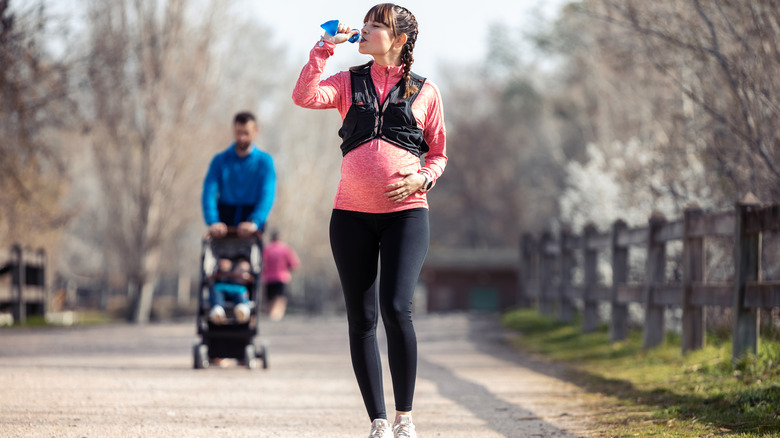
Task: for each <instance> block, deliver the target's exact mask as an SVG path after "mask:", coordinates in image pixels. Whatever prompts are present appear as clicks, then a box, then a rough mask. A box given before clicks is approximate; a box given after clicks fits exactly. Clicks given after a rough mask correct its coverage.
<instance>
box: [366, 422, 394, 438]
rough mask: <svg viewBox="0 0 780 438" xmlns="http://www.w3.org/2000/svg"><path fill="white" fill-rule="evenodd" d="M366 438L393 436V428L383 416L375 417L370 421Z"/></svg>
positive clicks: (388, 437) (391, 437)
mask: <svg viewBox="0 0 780 438" xmlns="http://www.w3.org/2000/svg"><path fill="white" fill-rule="evenodd" d="M368 438H393V430H392V429H391V428H390V423H389V422H388V421H387V420H385V419H384V418H377V419H376V420H374V421H372V422H371V434H370V435H369V436H368Z"/></svg>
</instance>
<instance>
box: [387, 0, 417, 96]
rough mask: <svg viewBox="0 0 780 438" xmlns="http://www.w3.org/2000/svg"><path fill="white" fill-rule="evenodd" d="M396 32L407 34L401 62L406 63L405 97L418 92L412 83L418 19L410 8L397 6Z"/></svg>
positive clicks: (404, 78) (404, 77)
mask: <svg viewBox="0 0 780 438" xmlns="http://www.w3.org/2000/svg"><path fill="white" fill-rule="evenodd" d="M393 11H394V12H395V26H394V27H395V33H396V35H401V34H406V44H404V46H403V48H402V49H401V62H402V63H403V65H404V76H403V83H404V97H409V96H411V95H412V94H414V93H416V92H417V86H416V85H412V63H414V55H413V52H414V44H415V43H416V42H417V19H416V18H414V15H412V13H411V12H409V10H408V9H406V8H404V7H402V6H395V7H394V8H393Z"/></svg>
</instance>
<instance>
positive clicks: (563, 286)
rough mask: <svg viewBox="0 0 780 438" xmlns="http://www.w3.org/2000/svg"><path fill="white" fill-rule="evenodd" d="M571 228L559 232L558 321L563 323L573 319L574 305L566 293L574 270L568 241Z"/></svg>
mask: <svg viewBox="0 0 780 438" xmlns="http://www.w3.org/2000/svg"><path fill="white" fill-rule="evenodd" d="M571 235H572V234H571V228H569V227H564V228H563V229H562V230H561V237H560V248H561V249H560V253H559V255H558V257H559V259H558V262H559V263H560V265H559V269H560V281H559V282H558V319H559V320H561V321H564V322H571V321H572V320H573V319H574V305H573V304H572V299H571V298H570V297H569V296H568V294H567V292H568V289H569V286H570V285H571V277H572V270H573V269H574V267H573V265H574V257H572V253H571V248H570V241H571Z"/></svg>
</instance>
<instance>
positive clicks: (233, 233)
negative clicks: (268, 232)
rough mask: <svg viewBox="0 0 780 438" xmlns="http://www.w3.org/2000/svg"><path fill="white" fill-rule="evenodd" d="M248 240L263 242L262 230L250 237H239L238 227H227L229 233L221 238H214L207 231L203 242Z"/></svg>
mask: <svg viewBox="0 0 780 438" xmlns="http://www.w3.org/2000/svg"><path fill="white" fill-rule="evenodd" d="M246 238H254V239H256V240H261V239H262V238H263V232H262V231H261V230H257V231H255V232H254V233H252V234H250V235H248V236H239V235H238V227H233V226H230V227H227V233H226V234H225V235H224V236H220V237H214V236H212V235H211V234H210V233H209V232H208V231H206V234H204V235H203V242H209V241H217V240H225V239H246Z"/></svg>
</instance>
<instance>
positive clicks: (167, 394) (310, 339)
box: [0, 314, 590, 438]
mask: <svg viewBox="0 0 780 438" xmlns="http://www.w3.org/2000/svg"><path fill="white" fill-rule="evenodd" d="M416 327H417V333H418V339H419V352H420V361H419V372H418V382H417V391H416V396H415V413H414V415H415V423H416V424H417V432H418V435H419V437H420V438H431V437H447V438H461V437H462V438H500V437H507V438H515V437H585V436H588V432H587V430H588V429H587V419H588V414H589V412H590V410H589V409H588V408H589V407H588V406H586V404H585V402H583V401H582V400H583V399H582V397H581V390H580V389H579V388H577V387H576V386H574V385H572V384H570V383H567V382H565V381H562V380H559V379H558V378H556V377H555V376H556V375H558V374H559V373H558V372H557V371H556V369H555V367H554V366H550V365H545V364H540V363H538V362H535V361H533V360H531V359H529V358H527V357H525V356H523V355H520V354H518V353H516V352H514V351H512V350H511V349H510V348H509V347H508V346H507V344H506V336H507V334H506V333H505V332H504V331H503V330H501V328H500V326H499V324H498V322H497V319H496V317H495V316H494V315H467V314H452V315H443V316H441V315H426V316H419V317H417V319H416ZM260 331H261V335H260V336H259V337H258V338H257V339H256V341H258V342H259V341H265V342H267V343H268V344H269V368H268V369H267V370H262V369H261V370H248V369H246V368H243V367H240V366H237V365H235V364H234V365H232V366H227V367H211V368H209V369H207V370H194V369H193V367H192V350H191V349H192V345H193V344H194V343H196V342H197V341H198V337H197V336H196V334H195V324H194V318H193V321H192V322H183V323H171V324H150V325H147V326H131V325H109V326H99V327H74V328H67V329H34V330H31V329H3V330H0V437H25V438H28V437H45V438H50V437H57V438H59V437H76V438H82V437H85V438H97V437H106V438H114V437H123V438H124V437H143V438H146V437H154V438H165V437H177V438H178V437H231V438H233V437H290V438H292V437H295V438H307V437H312V438H314V437H316V438H331V437H332V438H344V437H360V438H363V437H365V436H367V435H368V429H369V422H368V418H367V416H366V414H365V410H364V408H363V404H362V401H361V398H360V395H359V393H358V390H357V385H356V384H355V380H354V376H353V374H352V370H351V366H350V360H349V352H348V347H347V338H346V323H345V321H344V318H343V317H313V318H312V317H305V316H300V315H288V317H287V318H285V319H284V320H283V321H281V322H279V323H273V324H271V323H267V322H266V323H261V328H260ZM382 342H384V338H382ZM385 362H386V361H385ZM385 381H386V383H385V391H386V395H387V400H388V407H389V408H390V409H392V406H393V403H392V394H391V393H390V391H391V390H390V388H391V386H390V382H389V372H388V371H387V367H386V363H385Z"/></svg>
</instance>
